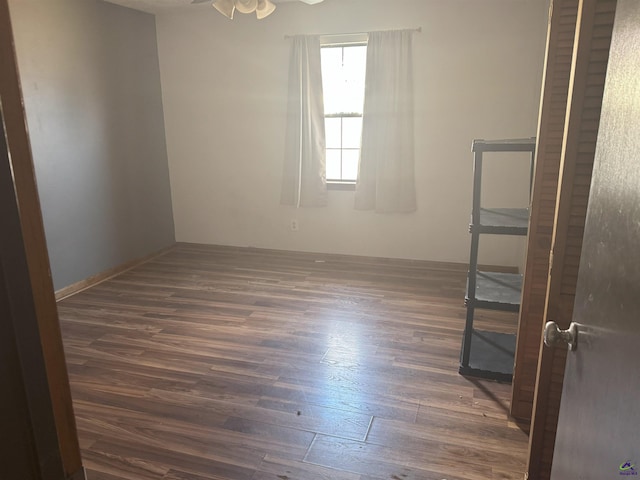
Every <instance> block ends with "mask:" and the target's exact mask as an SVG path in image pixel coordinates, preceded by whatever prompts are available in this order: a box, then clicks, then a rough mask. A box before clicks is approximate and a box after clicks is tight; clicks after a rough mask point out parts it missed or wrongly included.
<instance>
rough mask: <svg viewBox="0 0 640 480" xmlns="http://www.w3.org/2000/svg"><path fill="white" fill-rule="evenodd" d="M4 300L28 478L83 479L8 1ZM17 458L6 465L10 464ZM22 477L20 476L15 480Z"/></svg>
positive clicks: (3, 103)
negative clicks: (20, 393)
mask: <svg viewBox="0 0 640 480" xmlns="http://www.w3.org/2000/svg"><path fill="white" fill-rule="evenodd" d="M0 112H1V114H2V115H1V117H2V126H3V133H4V134H3V142H2V145H1V146H0V147H1V148H0V150H2V151H0V162H1V165H0V175H1V176H2V179H1V182H0V188H1V189H2V191H1V194H0V198H2V199H4V200H5V201H4V202H3V205H2V211H1V213H2V216H1V217H0V221H2V226H3V238H2V241H1V243H0V265H1V268H0V274H2V282H0V286H1V289H0V293H3V294H5V298H6V299H7V302H6V303H7V305H8V306H9V311H10V315H8V317H7V318H4V319H3V322H2V323H1V324H0V327H1V328H3V329H6V330H3V331H6V332H8V331H9V330H13V331H14V333H15V335H14V337H15V352H16V354H17V364H16V366H17V365H20V366H21V368H20V369H17V370H13V372H14V374H15V375H16V378H18V382H19V383H20V384H22V385H23V388H24V390H23V393H24V401H25V402H26V409H24V411H22V412H16V415H18V413H20V414H21V415H22V417H23V418H22V419H21V420H22V421H23V425H27V426H28V430H29V431H30V434H29V435H28V437H29V438H30V441H29V442H28V445H25V446H24V447H25V449H28V450H29V451H30V453H29V455H31V456H32V458H34V459H37V462H36V465H35V466H34V470H33V471H32V472H31V473H30V475H31V476H30V477H29V478H34V479H40V478H41V479H43V480H44V479H46V480H58V479H60V480H62V479H74V480H80V479H84V478H85V474H84V469H83V467H82V461H81V457H80V446H79V441H78V435H77V429H76V423H75V417H74V414H73V407H72V401H71V389H70V386H69V377H68V372H67V367H66V363H65V357H64V349H63V345H62V335H61V332H60V322H59V318H58V310H57V306H56V300H55V294H54V290H53V282H52V278H51V271H50V266H49V256H48V252H47V245H46V239H45V233H44V225H43V221H42V212H41V209H40V201H39V196H38V190H37V185H36V178H35V170H34V165H33V158H32V154H31V146H30V141H29V134H28V131H27V124H26V117H25V112H24V108H23V99H22V91H21V86H20V79H19V72H18V66H17V61H16V55H15V47H14V38H13V30H12V26H11V17H10V11H9V4H8V0H0ZM11 460H12V459H7V462H11ZM16 478H18V477H16Z"/></svg>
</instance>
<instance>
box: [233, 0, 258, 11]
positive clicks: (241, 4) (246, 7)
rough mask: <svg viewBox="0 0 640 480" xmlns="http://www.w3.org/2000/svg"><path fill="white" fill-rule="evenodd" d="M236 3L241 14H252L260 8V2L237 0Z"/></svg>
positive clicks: (255, 0) (256, 0)
mask: <svg viewBox="0 0 640 480" xmlns="http://www.w3.org/2000/svg"><path fill="white" fill-rule="evenodd" d="M234 3H235V4H236V10H238V11H239V12H240V13H252V12H255V11H256V9H257V8H258V0H235V2H234Z"/></svg>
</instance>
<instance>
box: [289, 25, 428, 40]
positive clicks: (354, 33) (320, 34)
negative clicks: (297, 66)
mask: <svg viewBox="0 0 640 480" xmlns="http://www.w3.org/2000/svg"><path fill="white" fill-rule="evenodd" d="M373 32H418V33H421V32H422V27H418V28H404V29H397V30H373V31H371V32H349V33H317V34H314V35H316V36H318V37H346V36H348V35H367V34H369V33H373ZM295 36H296V35H285V36H284V38H293V37H295Z"/></svg>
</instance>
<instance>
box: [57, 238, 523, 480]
mask: <svg viewBox="0 0 640 480" xmlns="http://www.w3.org/2000/svg"><path fill="white" fill-rule="evenodd" d="M464 284H465V271H464V269H462V268H460V267H459V266H455V265H446V264H430V263H425V262H412V261H402V260H398V261H396V260H381V259H378V260H375V259H367V258H358V257H341V256H332V255H320V254H318V255H315V254H301V253H283V252H274V251H265V250H256V249H239V248H229V247H211V246H201V245H189V244H179V245H177V246H176V247H175V248H174V249H172V250H171V251H170V252H169V253H167V254H166V255H164V256H161V257H158V258H155V259H154V260H152V261H150V262H148V263H146V264H144V265H141V266H139V267H136V268H134V269H132V270H130V271H128V272H126V273H124V274H122V275H120V276H118V277H115V278H113V279H111V280H108V281H106V282H104V283H102V284H100V285H97V286H95V287H93V288H90V289H88V290H85V291H83V292H81V293H79V294H77V295H75V296H73V297H70V298H67V299H65V300H63V301H61V302H60V303H59V304H58V307H59V311H60V317H61V321H62V328H63V336H64V341H65V350H66V355H67V362H68V365H69V371H70V377H71V386H72V393H73V399H74V408H75V413H76V417H77V421H78V428H79V434H80V440H81V445H82V454H83V459H84V463H85V466H86V467H87V468H88V474H89V480H115V479H125V480H151V479H154V480H159V479H162V480H214V479H216V480H417V479H420V480H442V479H446V480H487V479H521V478H522V476H523V472H524V468H525V456H526V448H527V436H526V434H525V433H523V432H522V431H521V430H520V429H519V428H518V427H517V425H515V423H513V422H512V421H511V420H510V419H509V417H508V410H509V405H508V399H509V396H510V386H509V385H501V384H498V383H493V382H489V381H482V380H477V379H466V378H464V377H461V376H460V375H458V373H457V368H458V357H459V349H460V340H461V335H462V328H463V323H464V314H465V310H464V307H463V298H464V293H463V290H464ZM493 314H494V312H491V315H489V314H486V315H484V317H482V318H481V319H480V321H482V322H484V323H485V324H486V325H485V327H489V328H494V329H498V330H500V331H514V329H515V321H516V319H515V316H514V315H513V314H499V316H496V315H493Z"/></svg>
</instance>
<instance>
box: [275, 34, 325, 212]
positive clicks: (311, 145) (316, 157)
mask: <svg viewBox="0 0 640 480" xmlns="http://www.w3.org/2000/svg"><path fill="white" fill-rule="evenodd" d="M325 163H326V150H325V132H324V102H323V94H322V72H321V68H320V40H319V38H318V37H317V36H309V35H297V36H295V37H293V38H292V43H291V55H290V60H289V97H288V106H287V127H286V137H285V160H284V169H283V182H282V194H281V203H282V204H283V205H293V206H296V207H319V206H324V205H326V204H327V183H326V174H325Z"/></svg>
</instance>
